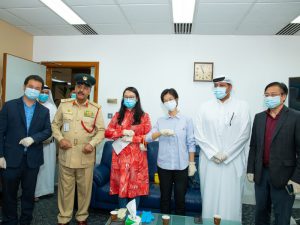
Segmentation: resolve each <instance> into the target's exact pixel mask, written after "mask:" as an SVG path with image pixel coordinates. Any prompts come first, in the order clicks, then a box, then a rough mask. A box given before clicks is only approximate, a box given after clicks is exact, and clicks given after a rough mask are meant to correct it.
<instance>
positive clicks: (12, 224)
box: [2, 155, 39, 225]
mask: <svg viewBox="0 0 300 225" xmlns="http://www.w3.org/2000/svg"><path fill="white" fill-rule="evenodd" d="M38 172H39V168H33V169H32V168H29V167H28V166H27V156H26V155H24V157H23V160H22V164H21V166H20V167H18V168H6V169H5V170H2V192H3V206H2V224H3V225H17V224H20V225H29V224H30V223H31V220H32V212H33V207H34V192H35V186H36V180H37V175H38ZM20 183H21V188H22V197H21V216H20V220H19V221H18V213H17V204H18V201H17V195H18V189H19V185H20Z"/></svg>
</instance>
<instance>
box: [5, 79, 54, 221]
mask: <svg viewBox="0 0 300 225" xmlns="http://www.w3.org/2000/svg"><path fill="white" fill-rule="evenodd" d="M43 86H44V81H43V79H42V78H41V77H39V76H37V75H30V76H28V77H27V78H26V79H25V81H24V96H22V97H21V98H19V99H14V100H11V101H8V102H6V103H5V104H4V106H3V108H2V110H1V112H0V168H2V169H1V175H2V192H3V195H2V196H3V207H2V224H3V225H6V224H9V225H17V224H20V225H29V224H30V222H31V220H32V211H33V206H34V191H35V185H36V180H37V175H38V172H39V168H40V166H41V165H42V164H43V163H44V158H43V141H44V140H46V139H47V138H49V137H50V136H51V125H50V118H49V110H48V109H47V108H46V107H44V106H42V105H41V104H40V103H38V102H37V101H36V99H37V98H38V96H39V93H40V91H41V90H42V87H43ZM20 184H21V188H22V197H21V216H20V219H19V221H18V214H17V193H18V189H19V185H20Z"/></svg>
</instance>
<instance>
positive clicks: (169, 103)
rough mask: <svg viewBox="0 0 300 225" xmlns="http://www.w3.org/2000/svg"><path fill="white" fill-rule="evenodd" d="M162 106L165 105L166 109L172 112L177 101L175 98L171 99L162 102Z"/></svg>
mask: <svg viewBox="0 0 300 225" xmlns="http://www.w3.org/2000/svg"><path fill="white" fill-rule="evenodd" d="M164 106H165V107H166V109H167V110H168V111H169V112H172V111H174V110H175V108H176V106H177V102H176V101H175V100H171V101H167V102H165V103H164Z"/></svg>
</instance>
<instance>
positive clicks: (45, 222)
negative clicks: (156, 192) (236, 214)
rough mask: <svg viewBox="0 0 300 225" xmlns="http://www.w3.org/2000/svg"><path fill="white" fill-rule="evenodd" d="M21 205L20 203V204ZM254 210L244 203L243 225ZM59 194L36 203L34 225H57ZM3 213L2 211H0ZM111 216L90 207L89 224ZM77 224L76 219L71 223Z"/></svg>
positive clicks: (297, 214)
mask: <svg viewBox="0 0 300 225" xmlns="http://www.w3.org/2000/svg"><path fill="white" fill-rule="evenodd" d="M19 205H20V204H19ZM254 210H255V206H253V205H245V204H244V205H243V218H242V223H243V225H254ZM57 213H58V210H57V196H56V195H51V196H45V197H42V198H41V199H40V200H39V201H38V202H36V204H35V209H34V216H33V218H34V219H33V221H32V225H55V224H57V219H56V216H57ZM0 215H1V213H0ZM108 217H109V212H108V211H104V210H96V209H90V216H89V219H88V222H89V225H104V224H105V223H106V221H107V219H108ZM293 217H294V218H300V209H294V210H293ZM70 224H71V225H75V224H76V222H75V219H74V218H73V220H72V221H71V223H70Z"/></svg>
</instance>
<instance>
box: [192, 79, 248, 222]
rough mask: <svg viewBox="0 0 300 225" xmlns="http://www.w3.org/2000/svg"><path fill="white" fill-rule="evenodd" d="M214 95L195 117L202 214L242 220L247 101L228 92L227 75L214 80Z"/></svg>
mask: <svg viewBox="0 0 300 225" xmlns="http://www.w3.org/2000/svg"><path fill="white" fill-rule="evenodd" d="M213 82H214V89H213V92H214V94H215V96H216V99H213V100H211V101H208V102H206V103H204V104H203V105H202V106H201V107H200V110H199V112H198V115H197V119H196V128H195V138H196V141H197V142H198V144H199V146H200V148H201V150H200V158H199V173H200V180H201V182H200V183H201V195H202V217H203V218H212V217H213V216H214V214H219V215H220V216H221V218H222V219H226V220H234V221H241V220H242V218H241V217H242V216H241V214H242V213H241V212H242V203H241V198H242V189H243V183H244V177H245V170H246V151H245V148H246V144H247V142H248V140H249V137H250V127H251V121H250V113H249V108H248V105H247V103H246V102H244V101H240V100H237V99H235V98H233V97H232V96H231V90H232V83H231V80H230V79H228V78H227V77H225V76H224V77H219V78H216V79H214V80H213Z"/></svg>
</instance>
